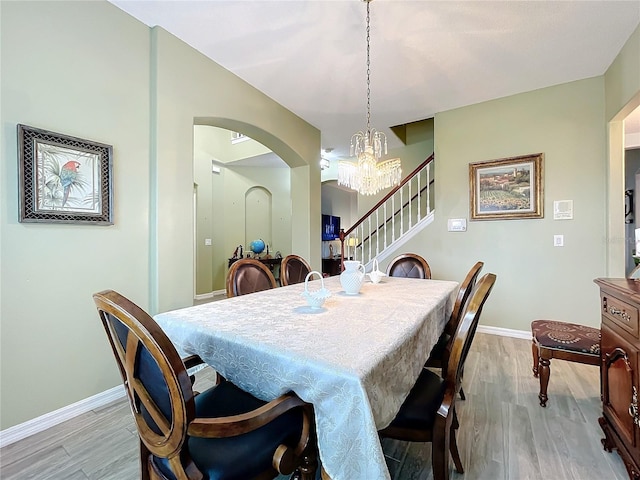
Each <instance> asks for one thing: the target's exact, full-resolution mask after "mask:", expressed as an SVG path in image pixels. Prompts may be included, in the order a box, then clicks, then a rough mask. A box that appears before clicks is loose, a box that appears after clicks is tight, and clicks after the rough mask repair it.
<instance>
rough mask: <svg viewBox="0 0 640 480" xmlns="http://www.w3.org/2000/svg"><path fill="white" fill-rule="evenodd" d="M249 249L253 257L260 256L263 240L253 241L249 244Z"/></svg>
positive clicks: (263, 245)
mask: <svg viewBox="0 0 640 480" xmlns="http://www.w3.org/2000/svg"><path fill="white" fill-rule="evenodd" d="M249 248H250V249H251V251H252V252H253V253H254V254H255V255H259V254H261V253H262V252H263V251H264V248H265V244H264V240H262V239H258V240H254V241H253V242H251V243H250V244H249Z"/></svg>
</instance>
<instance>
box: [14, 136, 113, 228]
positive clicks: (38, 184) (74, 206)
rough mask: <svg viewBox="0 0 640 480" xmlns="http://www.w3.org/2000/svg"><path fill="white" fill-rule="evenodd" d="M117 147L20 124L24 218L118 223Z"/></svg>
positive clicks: (95, 223)
mask: <svg viewBox="0 0 640 480" xmlns="http://www.w3.org/2000/svg"><path fill="white" fill-rule="evenodd" d="M112 151H113V149H112V147H111V145H105V144H102V143H97V142H93V141H90V140H83V139H81V138H76V137H71V136H68V135H62V134H59V133H54V132H49V131H47V130H41V129H38V128H33V127H28V126H26V125H18V155H19V163H20V164H19V172H20V222H27V223H28V222H43V223H76V224H93V225H112V224H113V221H112V205H111V203H112V195H111V157H112Z"/></svg>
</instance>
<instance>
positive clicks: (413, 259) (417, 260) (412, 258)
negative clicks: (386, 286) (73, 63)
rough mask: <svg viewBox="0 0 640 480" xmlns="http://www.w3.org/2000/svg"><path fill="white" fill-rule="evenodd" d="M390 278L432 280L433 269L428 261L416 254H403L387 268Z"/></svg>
mask: <svg viewBox="0 0 640 480" xmlns="http://www.w3.org/2000/svg"><path fill="white" fill-rule="evenodd" d="M387 275H388V276H390V277H407V278H422V279H429V278H431V268H430V267H429V264H428V263H427V261H426V260H425V259H424V258H422V257H421V256H420V255H418V254H416V253H403V254H402V255H398V256H397V257H396V258H394V259H393V260H391V262H390V263H389V266H388V267H387Z"/></svg>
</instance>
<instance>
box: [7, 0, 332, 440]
mask: <svg viewBox="0 0 640 480" xmlns="http://www.w3.org/2000/svg"><path fill="white" fill-rule="evenodd" d="M0 21H1V24H0V35H1V37H0V40H1V69H2V77H1V91H0V94H1V98H2V105H1V107H0V115H1V117H0V124H1V130H0V135H2V137H1V142H0V145H1V146H0V155H1V158H0V159H1V162H0V165H1V168H0V170H1V174H0V179H1V181H2V184H1V187H0V192H1V198H2V200H1V205H0V263H1V265H2V268H1V273H0V278H1V285H2V290H1V291H0V331H1V332H2V337H1V338H0V341H1V342H2V343H1V345H0V364H1V367H0V368H1V370H0V374H1V378H2V389H1V392H0V411H1V414H2V416H1V419H0V428H1V429H5V428H8V427H11V426H13V425H17V424H19V423H22V422H24V421H27V420H29V419H32V418H35V417H37V416H39V415H42V414H45V413H48V412H51V411H54V410H56V409H58V408H61V407H63V406H67V405H70V404H72V403H74V402H76V401H79V400H82V399H85V398H87V397H90V396H92V395H95V394H97V393H101V392H103V391H105V390H107V389H109V388H111V387H114V386H116V385H118V384H120V383H121V381H120V379H119V376H118V374H117V370H116V366H115V362H114V360H113V355H112V354H111V352H110V351H109V348H108V344H107V341H106V338H105V334H104V332H103V331H102V327H101V326H100V323H99V320H98V316H97V314H96V311H95V307H94V305H93V302H92V300H91V295H92V293H94V292H96V291H99V290H102V289H106V288H112V289H115V290H118V291H120V292H122V293H123V294H124V295H126V296H128V297H130V298H131V299H132V300H134V301H135V302H136V303H138V304H140V306H141V307H143V308H145V309H147V310H149V312H150V313H152V314H153V313H156V312H158V311H160V310H167V309H170V308H174V307H183V306H186V305H190V304H191V302H192V299H193V294H194V290H193V283H194V282H193V263H194V248H193V241H194V240H193V215H192V204H193V125H194V123H196V124H200V123H204V124H219V126H223V127H226V128H230V129H232V130H235V131H240V132H243V133H247V134H250V135H251V136H252V137H253V138H255V139H256V140H258V141H260V142H261V143H263V144H264V145H265V146H267V147H268V148H269V149H271V150H273V151H274V152H276V153H277V154H278V155H279V156H280V157H281V158H283V159H284V160H285V161H286V162H287V163H288V164H289V165H292V166H294V167H295V168H294V169H293V170H292V172H293V171H295V172H296V175H295V176H294V175H293V174H292V182H294V183H293V185H292V187H291V191H292V201H293V202H296V204H297V208H296V211H295V212H293V217H292V218H291V219H290V222H291V225H292V228H294V227H295V229H296V232H298V231H299V232H304V233H303V234H301V235H296V238H294V239H292V240H291V241H292V242H294V241H295V242H297V246H298V247H299V251H300V252H301V253H302V254H304V255H306V256H308V257H309V258H311V259H312V260H313V261H314V262H315V264H316V265H318V266H319V265H320V225H319V223H320V222H319V221H318V220H317V219H318V218H319V215H320V212H319V205H320V168H319V165H318V160H319V152H320V132H319V131H318V130H317V129H316V128H314V127H312V126H311V125H309V124H307V123H306V122H304V121H303V120H301V119H300V118H299V117H297V116H295V115H294V114H292V113H291V112H289V111H287V110H286V109H284V108H283V107H281V106H280V105H278V104H276V103H275V102H273V101H272V100H271V99H269V98H268V97H266V96H265V95H263V94H262V93H260V92H258V91H257V90H255V89H254V88H253V87H251V86H249V85H248V84H246V83H245V82H244V81H242V80H240V79H239V78H237V77H235V76H233V75H232V74H230V73H229V72H228V71H226V70H224V69H222V68H221V67H220V66H218V65H216V64H214V63H213V62H211V61H210V60H208V59H206V58H205V57H204V56H202V55H201V54H199V53H197V52H195V51H194V50H193V49H191V48H190V47H188V46H187V45H186V44H184V43H183V42H181V41H179V40H177V39H176V38H174V37H172V36H171V35H170V34H168V33H167V32H165V31H163V30H161V29H158V28H155V29H151V30H150V29H149V28H148V27H146V26H145V25H143V24H141V23H140V22H138V21H136V20H135V19H133V18H132V17H130V16H129V15H127V14H125V13H124V12H122V11H121V10H120V9H118V8H116V7H115V6H113V5H112V4H110V3H108V2H104V1H69V2H65V1H60V2H0ZM18 123H24V124H27V125H31V126H34V127H39V128H45V129H48V130H52V131H55V132H59V133H62V134H69V135H74V136H77V137H80V138H86V139H89V140H95V141H98V142H102V143H107V144H110V145H113V152H114V155H113V157H114V158H113V163H114V167H113V190H114V201H113V204H114V225H113V226H109V227H97V226H95V227H94V226H86V225H83V226H78V225H51V224H20V223H18V221H17V214H18V205H17V198H18V192H17V179H18V174H17V147H16V124H18ZM295 182H298V183H299V184H297V185H296V183H295ZM312 205H313V206H312ZM36 371H37V372H38V381H37V382H33V378H32V377H31V376H30V375H29V372H36ZM25 392H29V395H30V397H31V398H38V399H40V400H39V401H37V402H25V401H24V398H25V397H24V394H25Z"/></svg>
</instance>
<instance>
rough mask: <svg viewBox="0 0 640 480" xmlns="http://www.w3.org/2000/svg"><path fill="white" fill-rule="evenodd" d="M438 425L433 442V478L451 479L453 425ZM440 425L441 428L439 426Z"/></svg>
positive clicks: (438, 479)
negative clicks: (450, 460)
mask: <svg viewBox="0 0 640 480" xmlns="http://www.w3.org/2000/svg"><path fill="white" fill-rule="evenodd" d="M442 423H443V425H440V426H439V425H438V421H437V420H436V425H435V426H434V429H433V439H432V443H431V468H433V480H449V450H448V447H449V446H450V444H451V443H450V442H451V441H450V434H451V430H452V429H451V427H449V428H447V427H446V426H445V425H444V421H443V422H442ZM438 427H440V428H438Z"/></svg>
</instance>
